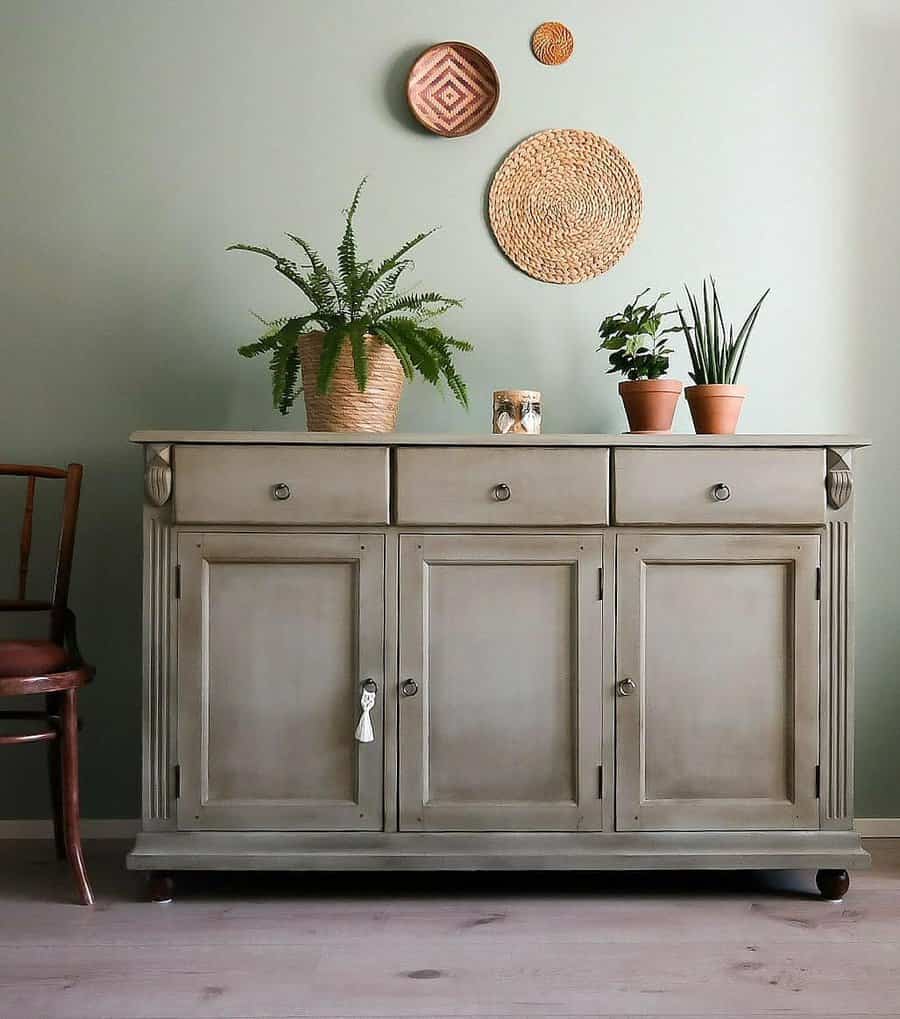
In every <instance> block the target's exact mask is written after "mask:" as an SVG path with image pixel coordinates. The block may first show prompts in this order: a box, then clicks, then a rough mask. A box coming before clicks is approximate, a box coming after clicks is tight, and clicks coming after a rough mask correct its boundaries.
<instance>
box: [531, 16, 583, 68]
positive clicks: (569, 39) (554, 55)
mask: <svg viewBox="0 0 900 1019" xmlns="http://www.w3.org/2000/svg"><path fill="white" fill-rule="evenodd" d="M574 49H575V37H574V36H573V35H572V33H571V32H570V31H569V29H568V28H566V26H565V25H564V24H563V23H562V22H561V21H545V22H544V23H543V24H542V25H538V27H537V28H536V29H535V30H534V35H532V37H531V52H532V53H533V54H534V55H535V56H536V57H537V58H538V60H540V62H541V63H542V64H564V63H565V62H566V61H567V60H568V59H569V57H570V56H572V50H574Z"/></svg>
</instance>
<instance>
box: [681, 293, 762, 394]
mask: <svg viewBox="0 0 900 1019" xmlns="http://www.w3.org/2000/svg"><path fill="white" fill-rule="evenodd" d="M684 289H685V293H686V294H687V298H688V302H689V304H690V310H691V318H692V319H693V325H688V323H687V320H686V319H685V316H684V313H683V312H682V310H681V308H680V307H677V308H676V310H677V312H678V318H679V320H680V321H681V331H682V332H683V333H684V338H685V340H686V341H687V346H688V352H689V353H690V355H691V364H692V365H693V369H694V370H693V371H692V372H690V373H689V374H690V376H691V378H692V379H693V380H694V384H695V385H698V386H703V385H713V384H718V385H726V386H730V385H734V384H735V383H736V382H737V379H738V375H739V373H740V370H741V365H742V364H743V363H744V354H745V353H746V351H747V341H748V340H749V339H750V334H751V333H752V332H753V327H754V326H755V325H756V318H757V316H758V315H759V309H760V308H761V307H762V303H763V301H764V300H765V299H766V296H767V295H768V293H769V291H768V290H767V291H766V292H765V293H764V294H763V295H762V297H760V299H759V300H758V301H757V302H756V304H755V305H754V306H753V309H752V310H751V312H750V314H749V315H748V316H747V318H746V319H745V320H744V324H743V325H742V326H741V328H740V329H739V330H738V333H737V336H735V334H734V326H733V325H729V326H728V329H727V330H726V329H725V319H724V316H723V315H722V306H721V304H720V303H719V295H718V292H717V291H716V281H715V280H714V279H713V278H712V276H710V278H709V287H707V285H706V280H704V281H703V289H702V301H703V309H702V311H701V308H700V300H699V299H698V298H697V297H695V296H694V294H692V293H691V291H690V290H688V288H687V286H685V288H684Z"/></svg>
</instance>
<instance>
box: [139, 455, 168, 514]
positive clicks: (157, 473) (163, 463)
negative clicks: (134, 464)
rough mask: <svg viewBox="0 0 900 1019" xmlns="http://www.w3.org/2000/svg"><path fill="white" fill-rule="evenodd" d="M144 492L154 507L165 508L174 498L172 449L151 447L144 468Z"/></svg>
mask: <svg viewBox="0 0 900 1019" xmlns="http://www.w3.org/2000/svg"><path fill="white" fill-rule="evenodd" d="M144 491H145V492H146V493H147V498H148V499H149V501H150V502H151V503H152V504H153V505H154V506H165V504H166V503H167V502H168V501H169V499H170V498H171V496H172V447H171V446H149V447H148V448H147V464H146V466H145V468H144Z"/></svg>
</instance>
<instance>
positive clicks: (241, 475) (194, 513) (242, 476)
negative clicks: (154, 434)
mask: <svg viewBox="0 0 900 1019" xmlns="http://www.w3.org/2000/svg"><path fill="white" fill-rule="evenodd" d="M175 463H176V469H177V471H178V485H177V486H176V489H175V520H176V521H177V522H178V523H180V524H198V523H199V524H273V525H275V526H281V527H284V526H291V525H295V524H386V523H387V522H388V452H387V449H386V448H384V447H380V448H368V449H343V448H335V449H320V448H316V447H302V448H299V447H298V448H295V447H290V446H273V447H271V448H270V449H248V448H246V447H243V446H224V445H221V446H179V447H178V448H177V449H176V450H175Z"/></svg>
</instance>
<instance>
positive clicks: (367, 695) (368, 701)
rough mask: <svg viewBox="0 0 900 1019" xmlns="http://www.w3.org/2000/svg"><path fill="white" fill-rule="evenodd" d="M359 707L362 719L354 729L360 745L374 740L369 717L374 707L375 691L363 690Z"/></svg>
mask: <svg viewBox="0 0 900 1019" xmlns="http://www.w3.org/2000/svg"><path fill="white" fill-rule="evenodd" d="M359 706H360V707H361V708H362V717H361V718H360V720H359V725H357V727H356V738H357V740H359V742H360V743H372V742H373V741H374V740H375V732H374V731H373V729H372V719H371V718H370V717H369V715H370V713H371V711H372V708H374V707H375V691H374V690H363V692H362V697H360V699H359Z"/></svg>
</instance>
